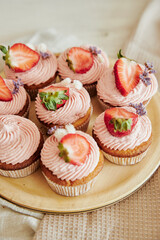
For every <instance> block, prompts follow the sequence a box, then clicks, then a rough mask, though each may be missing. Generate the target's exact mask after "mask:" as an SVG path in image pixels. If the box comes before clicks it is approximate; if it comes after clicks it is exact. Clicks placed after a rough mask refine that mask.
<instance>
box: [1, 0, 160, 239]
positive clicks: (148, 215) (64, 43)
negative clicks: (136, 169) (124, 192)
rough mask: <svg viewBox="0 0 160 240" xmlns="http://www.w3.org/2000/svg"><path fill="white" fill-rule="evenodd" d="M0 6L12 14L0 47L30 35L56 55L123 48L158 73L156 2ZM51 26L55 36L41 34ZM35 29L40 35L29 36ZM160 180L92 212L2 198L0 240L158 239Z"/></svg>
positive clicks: (16, 3)
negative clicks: (47, 210)
mask: <svg viewBox="0 0 160 240" xmlns="http://www.w3.org/2000/svg"><path fill="white" fill-rule="evenodd" d="M1 2H2V3H1V9H8V7H9V9H10V10H9V11H10V14H8V15H9V16H8V18H7V23H6V26H5V28H4V24H3V23H4V20H3V19H4V18H5V15H3V11H2V14H1V16H0V20H1V21H0V27H1V29H3V32H2V35H1V36H0V41H1V42H2V43H6V42H7V41H8V42H12V41H14V39H16V38H18V37H19V38H21V37H22V36H23V35H26V34H30V36H27V37H25V38H23V39H22V38H21V39H22V40H23V41H25V42H28V41H29V40H31V42H33V43H36V41H39V40H41V41H42V42H47V44H50V46H53V45H54V49H53V50H54V51H61V50H63V48H64V49H65V48H66V47H68V46H70V45H72V44H79V43H85V42H90V43H95V44H97V45H99V46H101V47H102V48H103V49H104V50H106V51H107V52H108V54H109V55H110V56H111V57H115V56H116V53H117V51H118V50H119V49H120V48H122V47H123V49H125V52H126V53H127V55H130V56H132V58H135V59H137V60H139V61H140V62H142V63H143V62H144V60H146V57H147V58H148V59H149V60H152V61H153V62H154V64H155V66H156V69H157V70H158V71H159V70H160V67H159V66H160V65H159V62H160V61H159V60H160V59H159V56H160V55H159V49H160V45H159V44H160V41H159V34H160V28H158V27H157V26H160V25H159V24H160V14H159V12H160V10H159V5H160V4H159V3H160V2H159V0H157V1H156V0H155V1H147V0H141V1H139V0H135V1H134V0H119V1H116V0H113V1H112V0H107V1H103V0H99V1H91V0H89V1H84V0H82V1H77V2H76V1H72V0H68V1H62V2H63V4H62V2H61V1H58V0H57V1H54V3H53V1H50V0H46V1H41V0H40V1H30V0H24V1H23V3H22V1H20V0H16V1H9V2H8V1H4V0H1ZM44 2H45V3H44ZM75 2H76V3H75ZM13 10H14V11H13ZM4 12H5V11H4ZM143 12H144V14H143ZM28 13H30V17H28ZM82 16H83V17H82ZM139 20H140V21H139ZM11 23H12V24H11ZM10 25H11V26H14V27H11V26H10ZM53 26H54V27H56V28H57V29H58V31H56V30H55V29H53V28H52V29H50V30H45V31H44V30H41V29H40V28H42V29H45V28H49V27H53ZM37 29H40V31H38V32H37V34H33V32H34V31H35V30H37ZM59 32H62V33H63V34H59ZM71 34H73V35H71ZM74 35H75V36H76V37H75V36H74ZM31 36H33V37H31ZM52 39H53V40H52ZM0 66H2V65H0ZM157 76H158V74H157ZM159 176H160V171H159V170H158V171H157V172H156V173H155V174H154V176H153V177H152V178H151V179H150V180H149V181H148V182H147V184H146V185H145V186H143V187H142V188H141V189H140V190H139V191H138V192H137V193H134V194H133V195H132V196H131V197H129V198H127V199H126V200H123V201H122V202H120V203H117V204H115V205H113V206H110V207H104V208H102V209H99V210H96V211H94V212H92V213H83V214H74V215H56V214H53V215H48V214H46V215H44V216H43V214H41V213H36V212H33V211H29V210H26V209H23V208H19V207H17V206H15V205H14V204H10V203H8V202H7V201H5V200H4V199H0V204H1V205H0V240H2V239H4V240H5V239H16V240H19V239H24V240H25V239H32V237H33V236H34V239H36V240H37V239H44V240H45V239H47V240H50V239H109V240H110V239H123V240H125V239H127V240H128V239H137V240H138V239H147V240H148V239H154V240H156V239H160V231H159V224H160V212H159V207H160V195H159ZM11 209H13V210H11ZM41 219H42V221H41ZM35 232H36V234H35Z"/></svg>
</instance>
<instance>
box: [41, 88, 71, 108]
mask: <svg viewBox="0 0 160 240" xmlns="http://www.w3.org/2000/svg"><path fill="white" fill-rule="evenodd" d="M39 96H40V98H41V101H42V104H44V106H45V108H47V109H48V110H52V111H55V110H56V109H58V108H60V107H63V106H64V104H65V103H66V101H67V100H68V98H69V88H67V87H54V86H49V87H47V88H45V89H39Z"/></svg>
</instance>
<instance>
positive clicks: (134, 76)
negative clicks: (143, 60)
mask: <svg viewBox="0 0 160 240" xmlns="http://www.w3.org/2000/svg"><path fill="white" fill-rule="evenodd" d="M141 73H142V69H141V67H140V66H139V65H138V64H137V63H136V62H135V61H131V60H129V59H127V58H125V57H122V58H120V59H118V60H117V61H116V63H115V65H114V74H115V81H116V86H117V88H118V90H119V91H120V93H121V94H122V95H123V96H127V95H128V94H129V93H130V92H131V91H132V90H133V89H134V88H135V87H136V86H137V84H138V83H139V81H140V77H139V75H140V74H141Z"/></svg>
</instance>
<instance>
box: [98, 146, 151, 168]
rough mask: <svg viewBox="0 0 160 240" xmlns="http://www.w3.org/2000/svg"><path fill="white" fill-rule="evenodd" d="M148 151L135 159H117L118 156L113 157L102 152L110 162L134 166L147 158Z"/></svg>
mask: <svg viewBox="0 0 160 240" xmlns="http://www.w3.org/2000/svg"><path fill="white" fill-rule="evenodd" d="M147 151H148V149H147V150H146V151H145V152H143V153H141V154H139V155H137V156H134V157H116V156H112V155H110V154H108V153H106V152H104V151H102V152H103V154H104V156H105V158H107V159H108V160H109V161H110V162H113V163H115V164H118V165H133V164H136V163H138V162H140V161H141V160H142V159H143V158H144V157H145V155H146V153H147Z"/></svg>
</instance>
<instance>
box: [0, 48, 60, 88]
mask: <svg viewBox="0 0 160 240" xmlns="http://www.w3.org/2000/svg"><path fill="white" fill-rule="evenodd" d="M48 53H49V54H50V57H49V58H46V59H43V58H42V57H41V56H40V60H39V62H38V63H37V64H36V65H35V66H34V67H33V68H31V69H30V70H28V71H26V72H19V73H16V72H14V71H13V70H12V69H11V68H9V67H8V66H7V65H5V67H4V73H5V75H6V77H7V78H10V79H14V80H16V79H17V78H16V77H18V78H20V79H21V80H22V82H23V83H24V84H26V85H27V86H31V85H33V84H35V85H38V84H41V83H45V82H46V81H47V80H49V79H50V78H52V77H54V76H55V73H56V71H57V59H56V57H55V55H54V54H52V53H51V52H49V51H48Z"/></svg>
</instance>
